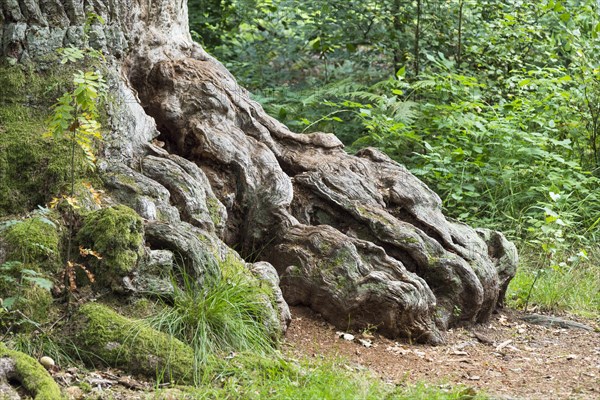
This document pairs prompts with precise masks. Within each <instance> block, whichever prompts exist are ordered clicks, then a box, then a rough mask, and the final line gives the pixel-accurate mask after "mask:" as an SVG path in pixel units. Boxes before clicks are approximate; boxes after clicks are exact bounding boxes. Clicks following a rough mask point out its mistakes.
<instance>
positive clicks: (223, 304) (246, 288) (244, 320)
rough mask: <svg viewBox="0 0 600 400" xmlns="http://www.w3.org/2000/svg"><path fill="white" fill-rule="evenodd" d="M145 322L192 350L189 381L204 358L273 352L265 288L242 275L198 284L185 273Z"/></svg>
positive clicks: (213, 279)
mask: <svg viewBox="0 0 600 400" xmlns="http://www.w3.org/2000/svg"><path fill="white" fill-rule="evenodd" d="M174 286H175V292H174V294H173V297H172V299H171V300H170V301H169V302H168V303H169V304H168V305H169V306H168V307H164V308H163V309H162V310H161V311H159V312H158V313H157V314H156V315H154V316H151V317H149V318H148V319H147V322H148V323H149V324H150V326H152V327H154V328H155V329H158V330H160V331H163V332H165V333H168V334H170V335H172V336H174V337H176V338H178V339H179V340H181V341H183V342H184V343H187V344H189V345H190V346H191V347H192V348H193V350H194V358H195V364H196V365H195V368H194V369H195V373H196V376H195V381H199V380H200V373H201V371H202V369H203V368H204V367H205V366H206V365H207V360H208V359H209V357H211V356H214V355H223V354H225V355H226V354H227V353H229V352H244V351H250V352H253V353H254V354H259V355H266V354H273V353H274V352H275V348H276V343H274V341H273V340H272V339H271V337H270V335H269V330H268V324H267V318H268V315H267V311H266V310H265V304H264V295H265V291H264V289H262V288H261V287H260V286H258V285H256V283H255V282H254V281H252V280H250V279H248V278H247V277H246V276H245V275H244V274H243V273H241V272H238V273H236V274H231V273H230V274H227V276H226V277H225V276H223V275H220V276H218V277H216V278H211V279H209V280H206V281H205V282H204V283H203V284H202V285H201V284H199V283H198V282H197V281H196V280H195V279H193V278H192V277H191V276H189V275H187V274H185V273H184V274H183V276H182V278H181V284H180V285H179V286H178V285H174Z"/></svg>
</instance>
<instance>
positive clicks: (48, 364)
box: [40, 356, 54, 369]
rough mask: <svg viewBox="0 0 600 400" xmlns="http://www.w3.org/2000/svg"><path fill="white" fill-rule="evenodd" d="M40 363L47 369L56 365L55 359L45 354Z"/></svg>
mask: <svg viewBox="0 0 600 400" xmlns="http://www.w3.org/2000/svg"><path fill="white" fill-rule="evenodd" d="M40 364H42V365H43V366H44V368H46V369H51V368H52V367H54V360H53V359H52V358H50V357H48V356H44V357H42V358H40Z"/></svg>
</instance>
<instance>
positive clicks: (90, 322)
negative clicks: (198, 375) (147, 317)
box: [70, 303, 194, 382]
mask: <svg viewBox="0 0 600 400" xmlns="http://www.w3.org/2000/svg"><path fill="white" fill-rule="evenodd" d="M70 329H72V330H73V332H75V337H74V340H75V342H76V343H77V344H78V345H79V346H80V347H82V348H83V349H85V350H88V351H91V352H93V354H94V355H95V356H96V357H97V359H98V361H99V362H100V363H102V364H106V365H108V366H112V367H118V368H123V369H125V370H127V371H129V372H132V373H140V374H143V375H146V376H152V377H158V378H159V379H161V380H167V381H170V380H173V381H176V382H190V381H191V376H192V375H193V371H194V358H193V357H194V356H193V351H192V349H191V348H190V347H189V346H187V345H186V344H184V343H182V342H181V341H179V340H177V339H175V338H173V337H172V336H170V335H167V334H165V333H162V332H159V331H157V330H155V329H152V328H150V327H148V326H147V325H144V324H142V323H141V322H139V321H136V320H131V319H128V318H125V317H123V316H122V315H120V314H117V313H116V312H115V311H113V310H112V309H110V308H108V307H106V306H104V305H102V304H97V303H88V304H85V305H83V306H82V307H81V308H80V309H79V310H78V312H77V314H76V316H75V318H74V320H73V321H72V323H71V324H70Z"/></svg>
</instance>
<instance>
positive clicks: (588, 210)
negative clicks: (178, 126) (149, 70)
mask: <svg viewBox="0 0 600 400" xmlns="http://www.w3.org/2000/svg"><path fill="white" fill-rule="evenodd" d="M598 8H599V5H598V2H597V1H595V0H583V1H579V0H573V1H571V0H556V1H555V0H545V1H538V2H528V1H495V0H489V1H488V0H451V1H427V0H417V1H396V0H387V1H359V2H356V1H341V0H340V1H328V2H320V1H315V2H298V1H285V0H283V1H261V0H248V1H245V0H239V1H210V0H207V1H190V29H192V33H193V35H194V37H195V39H196V40H198V41H199V42H200V43H202V45H203V46H205V48H207V49H209V50H210V51H211V53H212V54H214V55H215V56H216V57H217V58H218V59H219V60H220V61H222V62H223V63H225V65H226V66H227V67H228V68H229V69H230V70H231V71H232V72H233V73H234V75H235V76H236V77H237V78H238V79H239V80H240V81H241V82H242V85H243V86H245V87H246V88H248V89H249V90H250V91H251V92H252V94H253V96H254V98H255V99H257V100H258V101H260V102H261V104H262V105H263V106H264V107H265V109H266V110H267V111H268V112H269V113H270V114H271V115H273V116H275V117H277V118H278V119H279V120H280V121H282V122H283V123H285V124H286V125H288V126H290V127H291V128H292V129H294V130H296V131H298V132H314V131H324V132H335V134H336V135H337V136H338V137H339V138H340V139H341V140H342V141H343V142H344V143H345V144H346V145H347V146H348V147H347V149H349V151H357V150H358V149H360V148H363V147H365V146H375V147H377V148H380V149H381V150H383V151H384V152H385V153H386V154H388V155H389V156H391V157H392V158H393V159H394V160H396V161H398V162H400V163H401V164H404V165H406V166H407V167H408V168H409V169H410V171H411V172H412V173H414V174H415V175H416V176H418V177H419V178H420V179H422V180H423V181H425V182H426V183H427V184H428V185H429V186H430V187H432V188H433V189H434V190H435V191H436V193H437V194H439V195H440V197H441V198H442V201H443V206H444V210H445V213H447V215H449V216H452V217H453V218H456V219H458V220H460V221H464V222H467V223H469V224H470V225H473V226H485V227H492V228H494V229H498V230H500V231H502V232H504V233H505V234H507V235H508V237H509V238H510V239H511V240H514V241H515V242H516V243H517V244H518V247H519V250H520V256H521V260H522V262H521V266H522V267H523V268H521V270H520V272H519V273H518V275H517V277H516V279H515V280H514V281H513V283H512V285H511V291H510V294H509V301H511V302H512V304H514V305H516V306H524V304H525V302H526V300H527V297H528V295H529V289H530V288H531V285H532V283H533V281H534V280H536V279H538V280H537V282H536V284H535V287H536V288H535V289H534V290H533V291H532V293H531V296H532V299H533V303H535V304H536V305H537V306H538V307H541V308H542V309H546V310H553V309H556V308H558V309H565V308H566V309H569V310H571V311H574V312H577V313H582V314H584V315H597V310H598V309H600V295H599V293H600V269H599V268H598V257H599V256H600V255H599V254H598V243H599V241H600V236H599V235H600V191H599V190H598V188H599V187H600V185H599V183H600V181H599V178H600V64H599V63H598V60H599V59H600V41H599V35H600V18H599V13H600V10H599V9H598Z"/></svg>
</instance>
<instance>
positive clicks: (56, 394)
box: [0, 343, 63, 400]
mask: <svg viewBox="0 0 600 400" xmlns="http://www.w3.org/2000/svg"><path fill="white" fill-rule="evenodd" d="M0 357H8V358H10V359H12V360H13V361H14V363H15V370H16V371H15V372H16V375H17V376H18V380H19V381H20V382H21V384H22V385H23V386H24V387H25V389H27V390H28V391H29V393H30V394H32V395H33V396H34V399H35V400H59V399H62V398H63V396H62V395H61V393H60V388H59V386H58V385H57V384H56V382H54V380H53V379H52V377H51V376H50V375H49V374H48V372H47V371H46V370H45V369H44V367H43V366H42V365H41V364H40V363H38V362H37V361H36V360H35V359H33V358H31V357H29V356H28V355H26V354H24V353H21V352H20V351H14V350H9V349H8V348H6V346H5V345H4V344H2V343H0Z"/></svg>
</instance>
